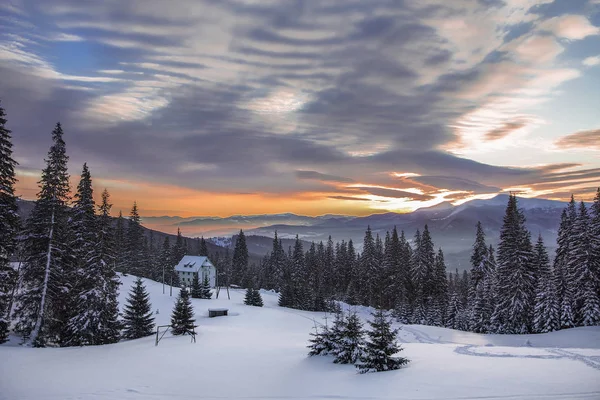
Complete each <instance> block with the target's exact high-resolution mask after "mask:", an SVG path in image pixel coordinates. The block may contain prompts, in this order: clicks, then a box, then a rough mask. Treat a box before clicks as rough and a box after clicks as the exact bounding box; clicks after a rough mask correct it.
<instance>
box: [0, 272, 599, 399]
mask: <svg viewBox="0 0 600 400" xmlns="http://www.w3.org/2000/svg"><path fill="white" fill-rule="evenodd" d="M133 280H134V278H133V277H131V276H128V277H123V278H122V281H123V284H124V285H123V287H122V289H123V290H122V293H121V300H124V298H125V296H126V292H127V291H128V290H129V287H130V286H131V284H132V283H133ZM146 285H147V287H148V289H149V291H150V293H151V298H152V302H153V308H154V309H155V310H156V309H158V310H159V314H158V315H157V316H156V317H157V322H158V323H159V324H167V323H168V321H169V314H170V310H171V308H172V306H173V302H174V299H175V297H169V295H168V287H167V291H166V294H165V295H163V294H162V285H161V284H158V283H156V282H152V281H146ZM175 292H176V291H174V296H175V295H176V293H175ZM223 294H224V293H223V292H221V296H220V297H221V298H220V299H219V300H214V299H213V300H197V299H193V300H192V302H193V305H194V307H195V311H196V319H197V324H198V325H199V327H198V332H199V334H198V336H197V342H196V343H190V338H189V337H187V336H186V337H169V336H167V337H165V339H163V341H162V342H161V343H160V345H159V346H158V347H155V346H154V337H148V338H144V339H140V340H134V341H128V342H121V343H118V344H115V345H108V346H97V347H85V348H66V349H31V348H22V347H18V346H8V345H3V346H0V399H3V400H4V399H6V400H20V399H23V400H34V399H35V400H38V399H83V400H96V399H170V398H173V399H240V398H246V399H247V398H253V399H280V398H285V399H364V398H368V399H481V398H486V399H600V327H593V328H577V329H572V330H567V331H561V332H554V333H550V334H543V335H528V336H510V335H504V336H503V335H478V334H470V333H464V332H457V331H453V330H449V329H443V328H433V327H426V326H420V325H411V326H405V327H403V330H402V333H401V339H402V341H403V347H404V349H405V350H404V352H403V355H405V356H406V357H408V358H410V359H411V360H412V361H411V363H410V364H409V365H408V366H407V367H405V368H403V369H401V370H399V371H392V372H385V373H378V374H366V375H358V374H357V373H356V371H355V368H354V367H353V366H343V365H335V364H333V363H332V362H331V359H330V358H327V357H315V358H308V357H306V348H305V346H306V343H307V339H308V332H309V331H310V330H311V328H312V326H313V324H314V322H313V318H314V319H317V320H319V321H322V317H323V316H324V314H323V313H311V312H302V311H296V310H289V309H283V308H280V307H277V305H276V303H277V296H276V295H275V294H273V293H268V292H263V298H264V300H265V307H264V308H256V307H249V306H244V305H243V304H242V300H243V293H242V292H231V296H232V298H231V300H227V297H226V295H225V296H223ZM223 297H224V298H223ZM209 307H228V308H229V310H230V314H231V315H230V316H228V317H220V318H210V319H209V318H207V309H208V308H209ZM358 311H359V313H360V314H361V315H364V316H366V315H367V311H368V310H366V309H364V308H361V309H359V310H358ZM527 340H528V341H529V343H526V342H527ZM526 344H527V345H526ZM529 344H530V345H531V346H528V345H529Z"/></svg>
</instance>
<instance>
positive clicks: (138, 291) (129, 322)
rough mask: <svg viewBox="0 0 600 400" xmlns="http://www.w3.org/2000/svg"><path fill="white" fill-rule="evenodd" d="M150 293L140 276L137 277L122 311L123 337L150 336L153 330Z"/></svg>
mask: <svg viewBox="0 0 600 400" xmlns="http://www.w3.org/2000/svg"><path fill="white" fill-rule="evenodd" d="M152 315H153V314H152V306H151V304H150V295H149V294H148V292H147V291H146V287H145V286H144V283H143V281H142V279H141V278H137V279H136V281H135V284H134V286H133V288H132V289H131V292H129V297H128V298H127V303H126V304H125V311H124V313H123V327H124V332H123V337H125V338H127V339H138V338H141V337H145V336H150V335H152V333H153V330H154V317H153V316H152Z"/></svg>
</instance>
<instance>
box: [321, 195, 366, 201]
mask: <svg viewBox="0 0 600 400" xmlns="http://www.w3.org/2000/svg"><path fill="white" fill-rule="evenodd" d="M328 198H330V199H334V200H346V201H372V200H371V199H365V198H362V197H351V196H328Z"/></svg>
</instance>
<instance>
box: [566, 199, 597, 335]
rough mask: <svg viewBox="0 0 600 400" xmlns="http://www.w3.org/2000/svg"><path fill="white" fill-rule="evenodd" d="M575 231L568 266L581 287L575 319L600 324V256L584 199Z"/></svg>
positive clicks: (578, 291) (577, 284) (574, 227)
mask: <svg viewBox="0 0 600 400" xmlns="http://www.w3.org/2000/svg"><path fill="white" fill-rule="evenodd" d="M572 235H573V236H572V239H573V241H572V246H571V247H570V248H569V250H570V251H569V261H568V263H567V267H568V270H569V271H570V272H571V273H572V274H573V275H572V278H573V282H574V284H575V287H576V288H577V289H578V290H577V292H575V296H574V299H575V310H574V311H575V317H576V321H577V323H578V325H583V326H592V325H600V299H599V298H598V287H599V286H600V281H599V279H598V276H597V275H596V271H598V269H600V266H599V263H600V260H598V259H596V258H595V257H594V250H593V247H592V245H593V243H594V240H596V239H594V238H593V237H592V230H591V229H590V218H589V215H588V212H587V208H586V206H585V203H584V202H583V201H582V202H581V203H580V205H579V212H578V214H577V217H576V219H575V223H574V224H573V230H572Z"/></svg>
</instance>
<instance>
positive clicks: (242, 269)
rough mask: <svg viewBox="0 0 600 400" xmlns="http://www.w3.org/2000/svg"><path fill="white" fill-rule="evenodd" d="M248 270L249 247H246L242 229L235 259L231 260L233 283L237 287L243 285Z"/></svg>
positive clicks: (234, 253)
mask: <svg viewBox="0 0 600 400" xmlns="http://www.w3.org/2000/svg"><path fill="white" fill-rule="evenodd" d="M247 269H248V247H247V245H246V236H245V235H244V231H242V230H241V229H240V233H239V234H238V236H237V240H236V241H235V247H234V249H233V257H232V260H231V282H232V283H234V284H236V285H241V284H242V278H243V277H244V274H245V273H246V270H247Z"/></svg>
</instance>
